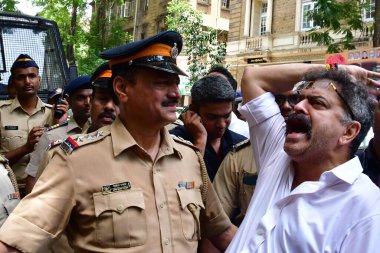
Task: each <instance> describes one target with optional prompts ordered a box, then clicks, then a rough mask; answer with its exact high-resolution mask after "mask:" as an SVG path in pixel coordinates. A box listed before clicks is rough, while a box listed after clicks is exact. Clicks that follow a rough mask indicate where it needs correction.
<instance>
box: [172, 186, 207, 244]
mask: <svg viewBox="0 0 380 253" xmlns="http://www.w3.org/2000/svg"><path fill="white" fill-rule="evenodd" d="M177 193H178V197H179V201H180V208H181V222H182V231H183V235H184V237H185V238H186V239H187V240H189V241H196V240H200V235H201V233H200V220H199V215H200V212H201V209H204V208H205V206H204V204H203V201H202V195H201V191H200V189H185V188H179V189H177Z"/></svg>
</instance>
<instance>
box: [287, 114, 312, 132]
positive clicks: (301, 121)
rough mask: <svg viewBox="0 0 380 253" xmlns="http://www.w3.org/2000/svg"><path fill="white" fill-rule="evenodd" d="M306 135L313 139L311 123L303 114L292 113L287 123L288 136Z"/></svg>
mask: <svg viewBox="0 0 380 253" xmlns="http://www.w3.org/2000/svg"><path fill="white" fill-rule="evenodd" d="M288 133H305V134H306V135H307V136H308V137H311V121H310V119H309V118H307V117H306V116H305V114H302V113H292V114H290V115H288V119H287V121H286V134H288Z"/></svg>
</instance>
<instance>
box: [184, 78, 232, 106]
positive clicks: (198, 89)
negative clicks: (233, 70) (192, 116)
mask: <svg viewBox="0 0 380 253" xmlns="http://www.w3.org/2000/svg"><path fill="white" fill-rule="evenodd" d="M234 100H235V91H234V90H233V89H232V87H231V84H230V83H229V82H228V81H227V80H226V79H225V78H223V77H221V76H205V77H203V78H201V79H199V80H198V81H197V82H196V83H195V84H194V85H193V87H192V88H191V104H192V106H194V108H195V110H197V111H198V109H199V107H200V106H202V105H205V104H207V103H210V102H211V103H215V102H216V103H217V102H226V101H227V102H233V101H234Z"/></svg>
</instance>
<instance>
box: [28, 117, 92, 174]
mask: <svg viewBox="0 0 380 253" xmlns="http://www.w3.org/2000/svg"><path fill="white" fill-rule="evenodd" d="M88 128H89V123H86V124H85V125H84V127H83V129H82V128H81V127H80V126H78V124H77V123H76V122H75V120H74V118H70V119H69V120H67V121H65V122H63V123H60V124H57V125H54V126H51V127H48V128H46V130H45V133H43V134H42V135H41V137H40V139H39V141H38V143H37V144H36V146H35V147H34V151H33V152H32V153H31V154H30V161H29V163H28V165H27V166H26V169H25V173H26V174H28V175H30V176H32V177H36V175H37V171H38V168H39V166H40V164H41V163H42V161H43V159H44V154H45V153H46V152H47V150H49V149H50V146H54V145H57V144H60V143H62V142H63V141H64V140H65V139H66V138H67V137H68V136H70V135H75V134H80V133H83V132H85V131H87V129H88Z"/></svg>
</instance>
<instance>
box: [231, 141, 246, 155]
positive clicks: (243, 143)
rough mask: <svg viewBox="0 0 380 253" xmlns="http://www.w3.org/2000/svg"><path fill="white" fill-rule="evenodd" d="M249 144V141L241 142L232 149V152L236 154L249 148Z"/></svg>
mask: <svg viewBox="0 0 380 253" xmlns="http://www.w3.org/2000/svg"><path fill="white" fill-rule="evenodd" d="M250 144H251V142H250V141H249V139H246V140H244V141H241V142H239V143H237V144H235V145H234V146H233V147H232V152H237V151H239V150H241V149H242V148H244V147H247V146H249V145H250Z"/></svg>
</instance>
